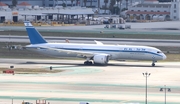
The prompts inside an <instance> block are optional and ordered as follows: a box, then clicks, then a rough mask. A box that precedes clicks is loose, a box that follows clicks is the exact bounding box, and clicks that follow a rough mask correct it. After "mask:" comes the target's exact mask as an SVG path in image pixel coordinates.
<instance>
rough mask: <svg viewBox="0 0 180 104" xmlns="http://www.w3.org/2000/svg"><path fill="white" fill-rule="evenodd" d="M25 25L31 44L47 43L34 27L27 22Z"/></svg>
mask: <svg viewBox="0 0 180 104" xmlns="http://www.w3.org/2000/svg"><path fill="white" fill-rule="evenodd" d="M24 25H25V27H26V31H27V34H28V36H29V40H30V43H31V44H40V43H47V42H46V40H45V39H44V38H43V37H42V36H41V34H40V33H39V32H38V31H37V30H36V29H35V28H34V27H33V25H32V24H31V23H30V22H29V21H25V22H24Z"/></svg>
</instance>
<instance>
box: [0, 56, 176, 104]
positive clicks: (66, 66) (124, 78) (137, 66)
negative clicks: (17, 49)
mask: <svg viewBox="0 0 180 104" xmlns="http://www.w3.org/2000/svg"><path fill="white" fill-rule="evenodd" d="M82 63H83V60H37V59H0V66H1V67H4V68H9V66H11V65H13V66H14V67H15V68H46V69H47V70H49V67H50V66H52V67H53V70H65V71H63V72H61V73H55V74H52V73H51V74H50V73H47V74H15V75H7V74H0V79H1V80H0V85H1V86H0V92H1V93H0V104H5V102H8V101H9V102H10V101H11V99H14V104H16V103H19V102H22V101H23V100H25V101H30V102H33V103H35V100H38V99H45V100H47V101H48V102H51V103H50V104H59V103H63V104H78V103H79V102H81V101H88V102H90V103H91V104H102V103H103V104H106V103H108V104H117V103H118V104H119V103H122V104H126V103H136V104H143V103H144V100H145V77H143V75H142V73H144V72H149V73H151V75H150V77H148V104H164V92H160V91H159V90H160V88H162V87H164V85H166V86H167V87H168V88H171V92H167V102H168V103H170V104H179V103H180V99H179V97H180V87H179V86H180V83H179V81H180V76H179V74H180V70H179V67H180V63H179V62H158V63H157V64H156V67H151V62H141V61H140V62H123V61H122V62H117V61H110V63H109V65H108V66H85V65H83V64H82ZM1 102H3V103H1Z"/></svg>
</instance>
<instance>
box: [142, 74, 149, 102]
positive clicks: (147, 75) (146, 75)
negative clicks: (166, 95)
mask: <svg viewBox="0 0 180 104" xmlns="http://www.w3.org/2000/svg"><path fill="white" fill-rule="evenodd" d="M142 74H143V76H144V77H146V97H145V102H146V103H145V104H147V77H149V76H150V75H151V73H148V72H146V73H142Z"/></svg>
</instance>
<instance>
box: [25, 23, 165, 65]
mask: <svg viewBox="0 0 180 104" xmlns="http://www.w3.org/2000/svg"><path fill="white" fill-rule="evenodd" d="M24 25H25V27H26V31H27V34H28V36H29V40H30V43H31V44H30V45H27V46H26V49H28V50H31V51H35V52H38V53H40V54H45V55H48V56H53V57H58V58H60V57H78V58H85V59H86V61H84V64H85V65H92V64H102V65H108V62H109V60H147V61H152V66H155V63H156V62H157V61H158V60H165V59H166V55H165V54H164V53H163V52H162V51H161V50H160V49H157V48H155V47H150V46H135V45H105V44H103V43H101V42H99V41H96V40H95V42H96V44H79V43H49V42H47V41H46V40H45V39H44V38H43V37H42V35H41V34H40V33H39V32H38V31H37V30H36V29H35V28H34V26H33V25H32V24H31V23H30V22H29V21H25V22H24Z"/></svg>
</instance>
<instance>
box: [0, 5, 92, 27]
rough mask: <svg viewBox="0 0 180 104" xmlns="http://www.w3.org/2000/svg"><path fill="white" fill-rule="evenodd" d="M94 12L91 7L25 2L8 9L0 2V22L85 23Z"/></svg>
mask: <svg viewBox="0 0 180 104" xmlns="http://www.w3.org/2000/svg"><path fill="white" fill-rule="evenodd" d="M93 15H94V12H93V11H92V9H91V8H84V7H83V8H82V7H78V6H74V7H68V8H63V7H62V6H58V7H39V6H32V5H31V4H29V3H27V2H21V3H19V4H17V6H16V8H13V9H10V8H9V7H8V6H7V5H6V4H5V3H3V2H0V23H3V22H23V21H24V20H29V21H34V22H42V21H43V22H51V21H56V22H58V23H68V24H71V23H73V24H76V23H80V22H81V23H82V22H83V23H85V22H86V21H85V20H86V19H89V18H92V16H93Z"/></svg>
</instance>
